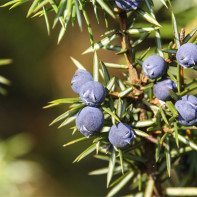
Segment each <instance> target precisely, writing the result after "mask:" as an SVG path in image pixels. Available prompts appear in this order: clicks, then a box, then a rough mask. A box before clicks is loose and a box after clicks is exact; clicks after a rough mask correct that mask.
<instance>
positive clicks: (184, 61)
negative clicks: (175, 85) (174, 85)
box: [176, 43, 197, 68]
mask: <svg viewBox="0 0 197 197" xmlns="http://www.w3.org/2000/svg"><path fill="white" fill-rule="evenodd" d="M176 60H177V62H178V63H179V64H180V65H181V66H182V67H184V68H190V67H192V66H195V65H197V45H196V44H194V43H186V44H183V45H182V46H180V48H179V49H178V51H177V53H176Z"/></svg>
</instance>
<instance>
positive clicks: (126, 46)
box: [119, 10, 141, 85]
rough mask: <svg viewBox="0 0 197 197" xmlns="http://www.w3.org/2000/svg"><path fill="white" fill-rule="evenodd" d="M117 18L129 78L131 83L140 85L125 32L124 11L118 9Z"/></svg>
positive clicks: (125, 18) (125, 20)
mask: <svg viewBox="0 0 197 197" xmlns="http://www.w3.org/2000/svg"><path fill="white" fill-rule="evenodd" d="M119 20H120V29H121V31H122V34H121V35H122V36H121V45H122V50H126V53H124V55H125V58H126V61H127V65H128V67H129V77H130V79H131V82H132V84H135V85H140V84H141V83H140V77H139V73H138V72H137V69H136V68H135V67H134V66H133V62H134V55H133V53H132V47H131V44H130V39H129V36H128V34H127V33H126V29H127V14H126V12H125V11H123V10H120V12H119Z"/></svg>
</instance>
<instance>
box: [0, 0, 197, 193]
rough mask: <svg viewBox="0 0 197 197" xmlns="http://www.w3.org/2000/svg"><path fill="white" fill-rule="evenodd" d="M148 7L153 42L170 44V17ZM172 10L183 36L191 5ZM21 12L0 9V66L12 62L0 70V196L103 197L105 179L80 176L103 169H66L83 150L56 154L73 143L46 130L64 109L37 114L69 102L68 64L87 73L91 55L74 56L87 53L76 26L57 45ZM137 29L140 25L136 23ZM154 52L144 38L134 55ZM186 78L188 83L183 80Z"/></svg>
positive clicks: (62, 132) (106, 56)
mask: <svg viewBox="0 0 197 197" xmlns="http://www.w3.org/2000/svg"><path fill="white" fill-rule="evenodd" d="M2 2H6V1H2ZM154 2H155V5H156V12H157V18H159V21H160V22H161V24H162V26H163V27H164V28H162V29H161V34H162V36H163V38H164V39H163V42H164V44H165V43H168V42H169V41H171V40H172V36H173V30H172V26H171V18H170V14H169V11H168V10H166V8H164V7H161V4H160V3H158V2H160V1H159V0H155V1H154ZM173 2H174V10H175V14H176V17H177V23H178V27H179V29H181V28H182V27H185V28H186V33H188V32H190V31H191V30H192V29H194V28H196V27H197V14H196V13H197V1H196V0H188V1H187V4H186V1H185V0H176V1H173ZM28 7H29V5H28V4H27V5H24V6H22V7H17V8H15V9H13V10H11V11H10V10H9V9H8V8H0V59H5V58H10V59H12V60H13V62H12V64H10V65H7V66H4V67H1V68H0V74H1V75H3V76H5V77H7V78H8V79H9V80H10V81H11V85H10V86H9V87H6V89H7V90H8V94H7V95H6V96H0V196H7V197H12V196H14V197H17V196H26V197H29V196H105V194H106V192H107V190H106V187H105V186H106V177H104V176H97V177H94V176H88V172H89V171H92V170H94V169H96V168H102V167H106V166H107V165H108V164H107V163H105V162H97V160H96V159H94V158H91V157H88V158H85V159H83V160H82V161H81V162H80V163H77V164H72V161H73V160H74V159H75V158H76V156H78V154H80V152H81V151H82V149H83V148H85V147H87V146H88V145H87V144H86V142H85V143H79V144H76V145H72V146H70V147H67V148H63V147H62V145H63V144H64V143H66V142H68V141H69V140H71V139H74V138H75V136H72V135H71V132H72V131H71V130H69V128H65V127H63V128H61V129H57V125H54V126H52V127H49V126H48V125H49V123H50V122H51V121H52V120H53V119H54V118H55V117H57V116H58V115H60V114H61V113H63V112H64V111H65V110H66V108H67V107H68V106H67V105H65V106H61V107H56V108H50V109H43V106H45V105H47V102H48V101H51V100H54V99H58V98H63V97H74V96H76V94H74V93H73V92H72V90H71V87H70V81H71V79H72V76H73V74H74V72H75V70H76V67H75V66H74V64H73V63H72V61H71V59H70V56H72V57H74V58H75V59H77V60H79V61H80V62H81V63H82V64H83V65H84V66H85V67H86V68H87V69H88V70H89V71H90V72H92V58H93V57H92V54H87V55H81V53H82V52H83V51H84V50H85V49H87V48H88V47H89V46H90V42H89V36H88V33H87V29H86V27H85V25H84V31H83V32H81V33H80V30H79V28H78V26H77V25H76V26H75V27H73V28H71V25H69V28H68V31H67V32H66V35H65V37H64V38H63V40H62V41H61V42H60V44H59V45H57V37H58V33H59V28H60V26H59V27H57V28H56V29H55V30H54V31H52V32H51V35H50V36H48V35H47V31H46V26H45V22H44V18H32V19H29V18H28V19H27V18H26V13H27V9H28ZM88 9H89V17H90V19H91V23H92V27H93V33H94V37H95V40H96V41H99V39H100V37H99V36H100V35H101V34H102V33H103V32H104V30H105V25H104V23H103V20H101V23H100V24H99V25H98V24H97V23H96V20H95V16H94V15H93V13H92V7H91V6H90V7H88ZM51 17H52V18H53V17H54V15H51ZM139 22H140V24H141V25H147V24H144V21H143V20H142V21H139ZM84 24H85V22H84ZM109 25H110V27H109V29H110V28H112V27H118V21H117V23H113V22H112V23H110V24H109ZM134 39H135V38H134ZM154 45H155V39H154V37H153V36H150V38H149V39H148V40H146V41H145V42H143V44H142V45H140V47H138V48H137V50H138V51H139V52H140V51H142V50H145V49H146V48H148V47H149V46H152V47H154ZM152 53H153V51H152ZM98 55H99V58H100V59H102V60H103V61H106V62H110V61H111V60H112V61H111V62H114V63H118V62H121V63H124V59H122V57H121V56H115V55H114V53H113V52H107V51H102V50H101V51H99V53H98ZM113 75H118V76H121V72H120V71H119V70H118V71H115V70H113V69H112V70H111V76H113ZM187 76H188V77H194V76H192V74H191V73H187ZM77 135H80V134H77Z"/></svg>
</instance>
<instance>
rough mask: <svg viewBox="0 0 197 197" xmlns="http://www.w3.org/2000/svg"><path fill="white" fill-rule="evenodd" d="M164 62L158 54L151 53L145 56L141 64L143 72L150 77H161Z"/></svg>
mask: <svg viewBox="0 0 197 197" xmlns="http://www.w3.org/2000/svg"><path fill="white" fill-rule="evenodd" d="M166 68H167V65H166V62H165V60H164V59H163V58H162V57H161V56H159V55H151V56H149V57H147V58H146V59H145V60H144V62H143V65H142V69H143V71H144V74H145V75H146V76H147V77H149V78H150V79H156V78H159V77H161V76H162V75H163V74H164V73H165V72H166Z"/></svg>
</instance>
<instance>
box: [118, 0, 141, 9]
mask: <svg viewBox="0 0 197 197" xmlns="http://www.w3.org/2000/svg"><path fill="white" fill-rule="evenodd" d="M141 1H142V0H115V2H116V5H117V6H118V7H119V8H120V9H122V10H125V11H131V10H136V9H137V8H138V7H139V5H140V3H141Z"/></svg>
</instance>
